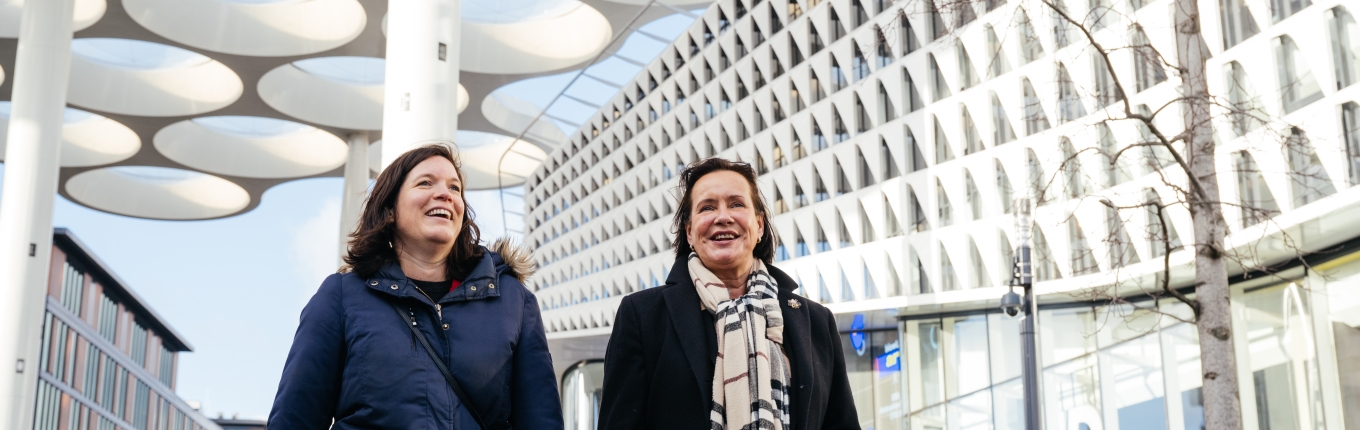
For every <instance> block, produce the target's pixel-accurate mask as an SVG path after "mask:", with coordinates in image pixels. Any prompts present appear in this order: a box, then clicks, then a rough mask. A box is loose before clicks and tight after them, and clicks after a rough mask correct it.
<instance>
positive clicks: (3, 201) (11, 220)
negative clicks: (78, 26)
mask: <svg viewBox="0 0 1360 430" xmlns="http://www.w3.org/2000/svg"><path fill="white" fill-rule="evenodd" d="M74 9H75V0H43V1H27V2H24V9H23V17H22V18H21V20H20V24H19V48H18V54H17V55H16V60H15V69H14V94H13V97H12V98H11V100H12V102H13V105H12V106H13V108H12V110H11V111H10V120H9V134H8V136H7V137H6V138H7V141H6V142H7V148H6V149H5V185H4V190H3V191H0V427H4V428H8V429H28V428H32V427H33V406H34V398H35V397H36V393H37V384H38V371H39V369H40V368H41V366H40V365H39V363H38V349H39V348H40V346H41V342H40V340H41V338H42V336H41V334H40V332H41V331H42V330H41V329H40V327H42V317H43V312H44V311H43V310H44V306H45V303H46V301H45V299H44V297H43V296H44V295H46V293H47V276H48V271H49V270H48V265H49V264H50V262H51V257H52V204H53V203H54V200H55V198H56V193H57V176H58V175H59V173H60V169H61V165H60V153H59V151H58V150H59V149H60V148H61V126H62V115H63V113H65V109H66V80H67V77H68V76H69V74H70V71H71V36H72V31H73V26H74V23H73V21H74V20H73V19H72V16H73V14H74Z"/></svg>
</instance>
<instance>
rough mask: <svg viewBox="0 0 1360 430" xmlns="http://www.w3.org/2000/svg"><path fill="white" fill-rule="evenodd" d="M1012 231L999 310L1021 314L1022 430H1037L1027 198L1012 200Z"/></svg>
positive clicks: (1037, 398)
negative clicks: (1006, 285) (1011, 252)
mask: <svg viewBox="0 0 1360 430" xmlns="http://www.w3.org/2000/svg"><path fill="white" fill-rule="evenodd" d="M1014 206H1015V208H1016V213H1015V231H1016V234H1017V236H1018V239H1019V242H1020V246H1018V247H1016V250H1015V256H1014V257H1012V258H1011V282H1010V291H1009V292H1007V293H1006V295H1004V296H1001V310H1002V311H1003V312H1005V313H1006V315H1010V316H1016V315H1017V314H1019V313H1020V312H1021V310H1023V311H1024V313H1025V316H1024V321H1022V322H1021V324H1020V341H1021V359H1022V360H1023V364H1024V378H1023V379H1024V384H1025V387H1024V388H1025V430H1039V429H1041V428H1043V426H1042V425H1041V424H1040V422H1041V419H1040V416H1039V363H1038V358H1037V357H1038V348H1037V347H1036V346H1035V345H1036V344H1035V340H1034V329H1035V326H1036V324H1035V321H1034V319H1035V318H1036V316H1037V313H1038V312H1037V310H1038V305H1037V304H1036V303H1035V300H1034V288H1033V285H1034V277H1033V271H1032V270H1031V268H1032V267H1033V266H1032V265H1031V264H1030V263H1031V260H1030V247H1029V228H1030V227H1029V223H1030V222H1029V199H1027V198H1019V199H1016V201H1015V205H1014ZM1015 287H1021V288H1022V289H1024V292H1025V295H1024V298H1023V300H1022V299H1021V297H1020V295H1019V294H1016V293H1015Z"/></svg>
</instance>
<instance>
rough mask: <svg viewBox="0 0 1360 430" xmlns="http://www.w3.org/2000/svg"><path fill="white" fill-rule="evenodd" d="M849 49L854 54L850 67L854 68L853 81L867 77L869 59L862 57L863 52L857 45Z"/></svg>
mask: <svg viewBox="0 0 1360 430" xmlns="http://www.w3.org/2000/svg"><path fill="white" fill-rule="evenodd" d="M851 50H852V51H853V54H854V55H853V57H852V59H851V67H852V68H853V69H854V73H855V82H859V81H862V80H864V78H867V77H869V60H867V59H865V58H864V53H863V52H861V51H860V50H859V45H855V46H853V47H851Z"/></svg>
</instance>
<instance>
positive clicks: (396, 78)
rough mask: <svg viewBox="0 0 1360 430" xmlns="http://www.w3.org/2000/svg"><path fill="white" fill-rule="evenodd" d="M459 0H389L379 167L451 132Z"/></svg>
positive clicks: (450, 137) (455, 109)
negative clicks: (380, 163)
mask: <svg viewBox="0 0 1360 430" xmlns="http://www.w3.org/2000/svg"><path fill="white" fill-rule="evenodd" d="M458 4H459V0H402V1H394V2H390V3H388V9H387V22H388V25H387V69H386V73H387V75H386V80H385V81H386V83H385V84H384V85H385V89H384V94H383V103H384V105H383V139H382V145H383V146H382V166H380V167H387V165H388V163H391V162H392V160H395V159H396V158H397V157H398V156H400V155H401V154H403V153H405V152H406V151H407V150H410V149H411V148H413V147H416V146H419V145H420V144H421V143H423V142H428V141H430V140H453V139H454V137H455V134H456V131H457V130H458V51H459V43H460V40H459V28H460V25H459V16H460V15H459V12H458ZM379 170H381V169H379Z"/></svg>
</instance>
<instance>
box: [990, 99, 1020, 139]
mask: <svg viewBox="0 0 1360 430" xmlns="http://www.w3.org/2000/svg"><path fill="white" fill-rule="evenodd" d="M988 93H989V94H991V96H992V145H1000V144H1003V143H1006V142H1010V141H1013V140H1015V129H1013V128H1011V121H1010V120H1009V119H1007V117H1006V108H1005V107H1003V106H1001V98H999V97H997V96H996V92H995V91H988Z"/></svg>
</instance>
